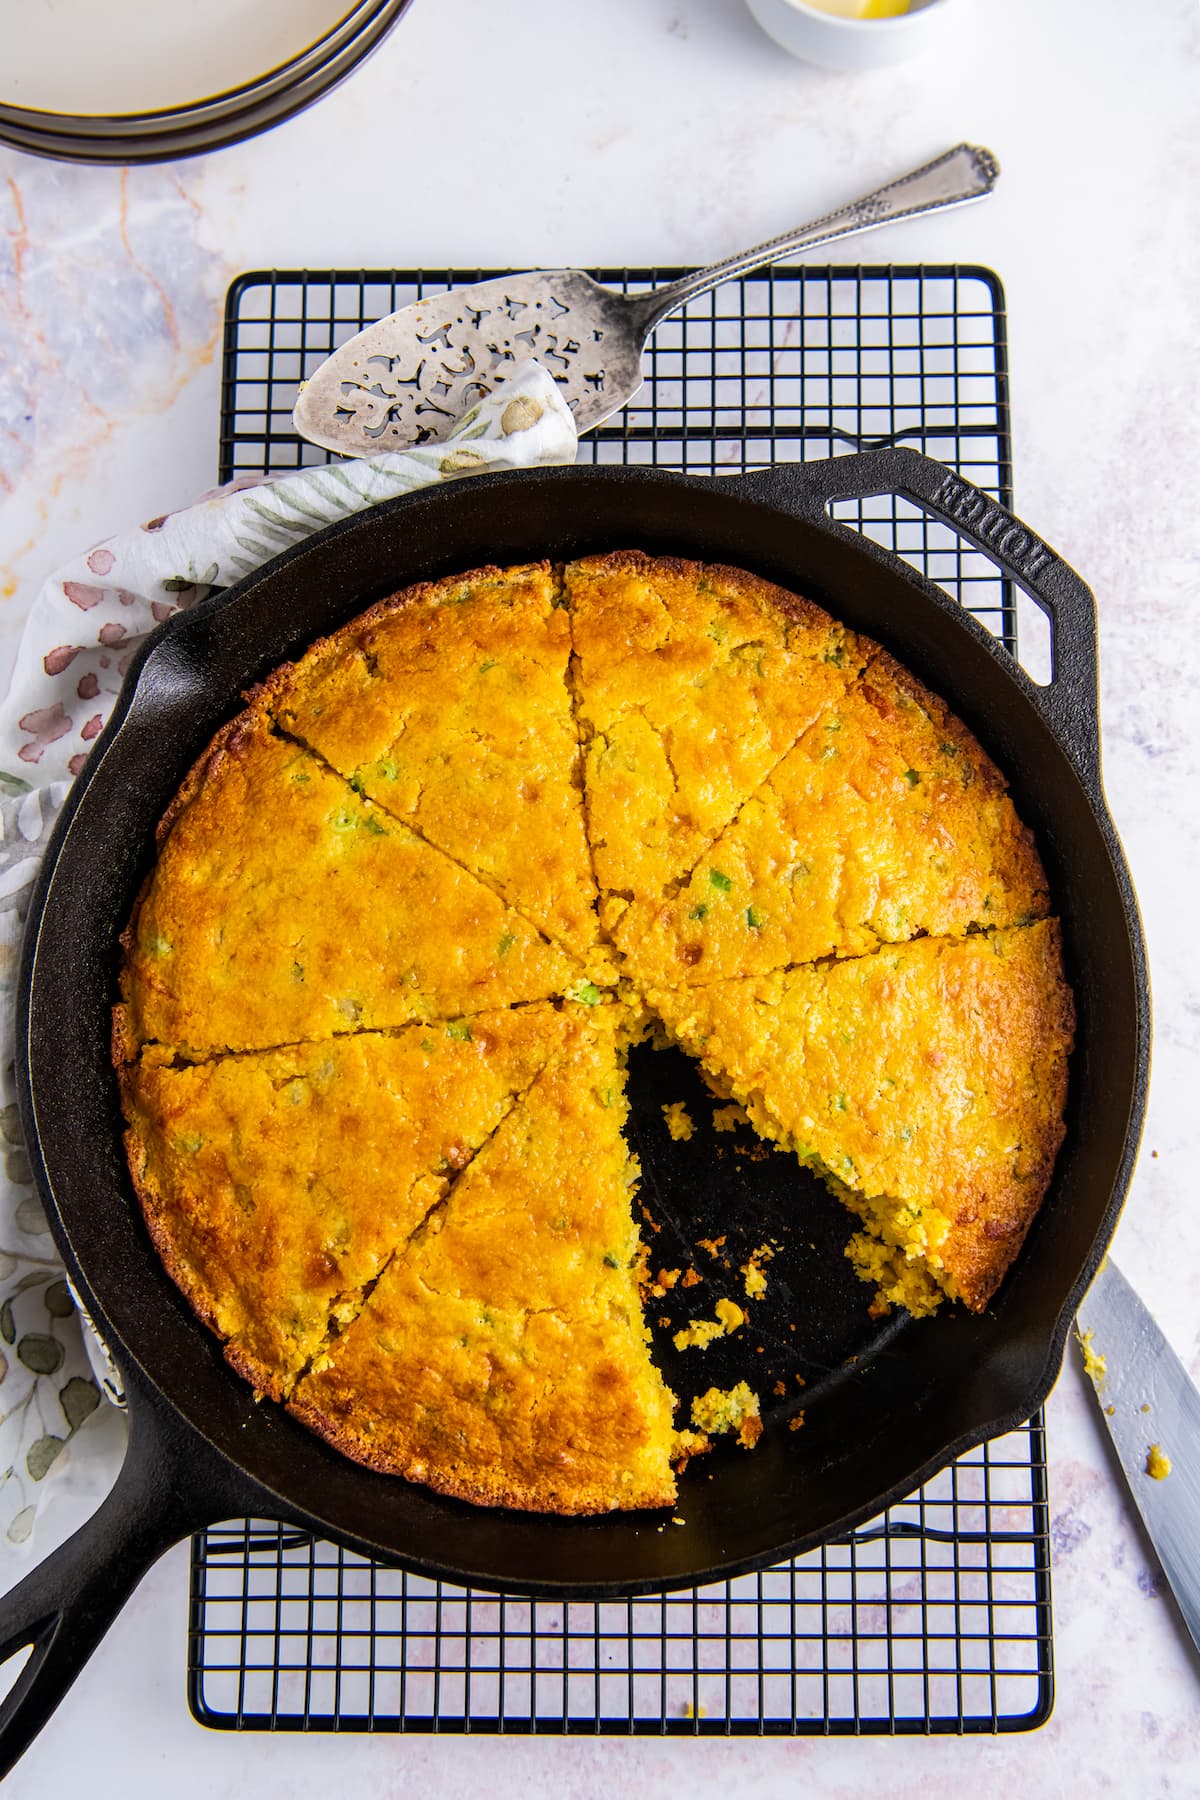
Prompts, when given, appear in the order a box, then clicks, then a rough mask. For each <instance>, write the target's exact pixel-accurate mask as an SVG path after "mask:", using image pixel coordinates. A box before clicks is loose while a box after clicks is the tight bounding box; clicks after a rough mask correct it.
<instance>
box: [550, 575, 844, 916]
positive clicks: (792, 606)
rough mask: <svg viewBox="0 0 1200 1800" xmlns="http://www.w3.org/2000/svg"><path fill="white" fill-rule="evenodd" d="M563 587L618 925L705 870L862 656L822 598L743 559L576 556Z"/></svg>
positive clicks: (598, 836)
mask: <svg viewBox="0 0 1200 1800" xmlns="http://www.w3.org/2000/svg"><path fill="white" fill-rule="evenodd" d="M565 586H566V597H567V602H568V607H569V611H570V620H571V633H572V639H573V643H574V680H575V687H576V691H577V695H578V711H579V718H580V723H581V725H582V727H583V733H584V738H585V762H584V770H585V792H586V799H587V821H588V832H589V836H590V839H591V845H592V854H593V857H594V861H595V868H596V876H597V879H598V881H599V883H600V886H601V891H602V907H601V910H602V917H604V918H605V919H606V921H607V922H609V923H610V924H611V923H614V922H615V920H616V919H617V918H618V917H619V914H620V908H621V905H622V904H623V903H624V902H625V901H627V900H629V899H631V898H635V897H640V896H649V897H656V896H658V895H660V894H662V893H663V891H664V890H665V889H666V888H667V886H668V884H669V883H671V882H673V881H676V880H678V879H679V877H680V876H682V875H683V874H685V873H686V871H687V870H689V869H690V868H691V867H692V866H693V864H694V863H695V861H696V859H697V857H698V856H699V855H700V854H701V852H702V851H703V849H704V847H705V845H706V844H708V843H711V842H712V840H713V838H715V837H716V836H717V834H718V833H719V832H720V831H722V830H723V829H724V827H725V826H726V825H727V824H728V822H729V820H730V819H731V818H732V817H733V816H734V814H735V813H736V812H737V810H738V808H739V806H741V804H742V802H743V801H744V800H745V799H746V798H747V796H748V795H749V794H751V793H752V792H753V791H754V789H755V788H756V787H757V786H758V785H759V783H760V782H761V781H762V780H763V778H764V777H765V776H766V775H767V774H768V772H769V771H770V769H771V768H772V767H773V765H774V764H775V763H776V762H777V761H778V760H779V758H780V757H781V756H782V755H783V754H784V752H785V751H786V750H787V749H788V748H789V747H790V745H791V744H792V743H794V742H795V740H796V738H797V737H798V736H799V734H800V733H801V732H802V731H804V730H805V729H806V728H807V727H808V726H809V725H810V724H811V723H812V722H813V720H814V719H816V718H817V717H818V715H819V714H820V713H821V712H822V710H823V709H824V708H825V706H826V705H827V704H828V703H829V702H830V701H831V700H833V699H834V698H835V697H836V696H837V695H838V694H840V693H841V692H842V691H843V689H844V688H845V686H846V684H847V683H848V682H849V681H850V680H852V679H853V677H854V675H855V674H856V673H857V671H858V669H859V667H860V666H861V664H862V661H863V659H864V658H863V652H862V651H860V649H859V646H858V641H857V639H856V638H855V637H854V636H853V634H852V633H851V632H849V631H847V630H846V629H845V627H844V626H842V625H840V624H838V623H837V622H836V621H835V620H833V619H831V618H830V617H829V615H828V614H827V613H824V612H822V611H821V609H820V608H819V607H817V606H814V605H813V604H812V603H811V602H810V601H807V600H803V599H800V598H799V597H798V596H796V595H794V594H788V593H785V592H784V591H783V590H782V589H780V588H776V587H773V586H772V585H771V584H770V583H769V582H765V581H760V580H758V579H757V578H756V577H755V576H753V575H748V574H746V573H745V572H744V571H741V570H736V569H726V568H721V567H718V566H714V565H708V564H703V565H702V564H699V563H688V562H681V561H676V560H675V559H673V558H663V557H655V558H652V557H648V556H643V555H641V554H640V553H638V552H636V551H621V552H618V553H617V554H615V555H611V556H597V557H590V558H588V559H586V560H584V561H582V562H576V563H569V564H568V565H567V569H566V574H565ZM604 896H607V899H605V898H604Z"/></svg>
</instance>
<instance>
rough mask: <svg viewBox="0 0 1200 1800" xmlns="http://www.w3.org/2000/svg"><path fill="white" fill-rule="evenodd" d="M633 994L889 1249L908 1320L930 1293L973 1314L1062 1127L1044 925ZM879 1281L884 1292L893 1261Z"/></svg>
mask: <svg viewBox="0 0 1200 1800" xmlns="http://www.w3.org/2000/svg"><path fill="white" fill-rule="evenodd" d="M647 998H648V1001H649V1003H650V1004H651V1005H652V1006H653V1007H654V1009H655V1011H656V1012H657V1013H658V1014H659V1016H660V1017H661V1019H662V1021H663V1023H664V1024H665V1025H666V1027H667V1029H668V1031H669V1032H670V1033H671V1035H672V1036H673V1037H674V1038H676V1040H677V1041H678V1042H679V1043H680V1044H681V1045H682V1046H683V1048H684V1049H686V1050H688V1051H689V1052H690V1053H691V1054H692V1055H694V1056H696V1057H697V1058H698V1059H699V1061H700V1063H701V1065H702V1066H703V1067H704V1068H705V1069H706V1070H707V1071H708V1072H709V1073H710V1074H711V1075H712V1076H713V1077H714V1079H715V1080H716V1081H717V1082H719V1083H721V1084H722V1085H723V1086H724V1087H725V1088H726V1089H727V1090H728V1092H729V1093H730V1094H731V1095H732V1096H733V1097H734V1098H735V1099H736V1100H737V1101H738V1102H739V1103H740V1104H741V1105H742V1106H744V1107H745V1109H746V1111H747V1113H748V1114H749V1116H750V1119H751V1121H752V1123H753V1125H754V1126H755V1129H756V1130H758V1131H759V1132H761V1133H762V1134H763V1135H764V1136H766V1137H770V1138H774V1139H775V1140H776V1141H777V1142H779V1143H780V1144H782V1145H784V1147H785V1148H788V1149H791V1150H793V1151H794V1152H795V1153H796V1155H797V1156H799V1158H800V1159H801V1161H802V1162H804V1163H806V1164H808V1165H810V1166H811V1167H812V1168H813V1170H814V1172H815V1173H817V1174H819V1175H821V1176H822V1177H824V1178H825V1179H826V1180H827V1181H829V1183H830V1185H831V1186H833V1188H834V1190H835V1192H837V1193H838V1194H839V1195H840V1197H841V1198H842V1199H843V1200H844V1201H845V1203H846V1205H847V1206H849V1207H850V1208H851V1210H852V1211H854V1212H855V1213H856V1214H857V1215H858V1216H859V1217H860V1218H862V1220H863V1221H864V1223H865V1225H866V1227H867V1230H868V1232H869V1233H870V1234H871V1235H872V1236H873V1237H875V1238H877V1239H878V1240H880V1241H881V1242H883V1243H884V1244H886V1245H889V1246H891V1247H892V1248H893V1249H897V1250H899V1251H900V1252H902V1254H903V1257H904V1259H905V1261H906V1262H907V1263H909V1264H910V1265H911V1266H912V1272H913V1277H914V1278H913V1281H912V1284H911V1301H912V1304H911V1307H910V1310H913V1311H928V1310H929V1307H930V1304H931V1302H932V1301H934V1300H935V1299H936V1292H935V1285H934V1284H936V1288H940V1289H943V1290H944V1291H945V1292H946V1293H947V1294H949V1295H950V1296H951V1297H952V1298H955V1299H961V1300H963V1301H965V1303H966V1304H967V1305H968V1306H969V1307H971V1308H973V1309H974V1310H976V1311H979V1310H981V1309H982V1308H983V1307H984V1306H985V1305H986V1304H987V1302H988V1300H989V1299H990V1298H991V1296H992V1294H993V1293H994V1291H995V1289H996V1287H997V1286H998V1285H999V1283H1000V1280H1001V1278H1002V1277H1003V1275H1004V1273H1005V1271H1006V1270H1007V1268H1008V1267H1009V1264H1010V1263H1011V1262H1012V1260H1013V1258H1014V1257H1015V1255H1016V1253H1017V1251H1018V1250H1019V1249H1020V1247H1021V1243H1022V1241H1023V1239H1024V1236H1025V1233H1026V1231H1027V1230H1028V1228H1029V1225H1030V1224H1031V1222H1032V1220H1033V1217H1034V1214H1035V1213H1036V1211H1037V1209H1038V1207H1039V1205H1040V1204H1041V1201H1042V1198H1043V1196H1044V1194H1045V1192H1046V1188H1047V1186H1048V1183H1049V1180H1050V1176H1051V1172H1052V1169H1053V1165H1054V1159H1055V1156H1056V1154H1057V1152H1058V1148H1059V1145H1060V1143H1061V1141H1062V1137H1063V1132H1064V1125H1063V1107H1064V1104H1065V1100H1066V1089H1067V1057H1068V1054H1069V1052H1070V1049H1071V1044H1072V1038H1073V1029H1074V1007H1073V1002H1072V999H1071V992H1070V989H1069V988H1068V987H1067V984H1066V982H1065V980H1064V977H1063V966H1062V947H1061V937H1060V931H1059V926H1058V923H1057V921H1056V920H1053V919H1046V920H1041V921H1039V922H1038V923H1037V924H1034V925H1030V926H1025V927H1012V928H1010V929H1007V930H1003V931H994V932H976V933H972V934H971V935H969V936H966V937H960V938H920V939H917V940H916V941H914V942H911V943H907V944H900V945H896V946H891V947H888V948H885V949H882V950H877V951H875V952H873V953H871V954H869V955H866V956H861V957H856V958H853V959H850V960H847V961H844V962H832V963H825V964H818V965H815V966H808V967H803V968H798V969H792V970H788V971H780V972H777V973H776V974H773V975H767V976H760V977H757V978H755V977H745V978H742V979H737V980H732V981H717V982H712V983H710V984H708V985H707V986H700V987H695V988H691V989H680V988H676V989H671V990H662V991H656V992H652V993H650V994H648V996H647ZM863 1272H864V1273H865V1274H867V1275H868V1276H872V1275H874V1274H877V1273H880V1272H881V1271H878V1270H874V1269H872V1268H870V1267H868V1266H866V1264H865V1262H864V1266H863ZM886 1273H887V1277H888V1279H889V1281H890V1282H891V1284H892V1286H893V1287H895V1286H896V1285H897V1277H896V1264H895V1261H894V1259H890V1260H889V1261H888V1264H887V1270H886ZM895 1297H897V1298H904V1299H905V1303H906V1304H908V1303H909V1296H906V1295H901V1294H899V1293H897V1294H896V1296H895Z"/></svg>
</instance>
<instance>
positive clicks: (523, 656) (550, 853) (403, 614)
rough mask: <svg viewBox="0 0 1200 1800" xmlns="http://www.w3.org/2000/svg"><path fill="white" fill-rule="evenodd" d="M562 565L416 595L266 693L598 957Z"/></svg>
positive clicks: (281, 714) (570, 945)
mask: <svg viewBox="0 0 1200 1800" xmlns="http://www.w3.org/2000/svg"><path fill="white" fill-rule="evenodd" d="M557 602H558V589H557V584H556V583H555V581H554V580H553V579H552V577H551V573H550V568H549V565H548V564H546V563H540V564H534V565H531V566H530V567H528V568H518V569H480V570H477V571H476V572H475V573H474V574H472V575H466V576H454V577H452V578H451V579H450V580H448V581H441V582H436V583H433V584H431V585H429V586H424V587H417V588H410V589H409V590H408V591H407V592H405V593H403V594H397V595H395V596H394V597H393V598H392V599H390V600H385V601H383V602H382V603H381V604H380V605H379V606H376V607H374V608H373V609H372V610H371V611H370V612H369V613H367V614H365V615H364V617H363V618H361V619H359V620H357V621H356V622H355V623H354V624H353V625H351V626H349V627H348V628H347V629H346V630H345V631H341V632H338V633H337V634H336V635H335V636H334V637H332V638H326V639H324V640H323V641H322V642H320V643H318V644H314V645H313V647H312V649H311V650H310V651H309V652H308V653H307V655H306V656H304V657H302V658H301V660H300V661H299V662H298V663H297V664H295V665H294V666H293V667H292V668H288V669H282V670H280V671H279V672H278V673H277V674H276V675H274V676H273V677H272V678H271V679H270V680H269V681H268V682H267V683H266V684H265V685H264V687H263V689H262V699H263V702H264V704H265V705H266V706H267V708H268V710H269V711H270V713H271V715H272V717H273V718H275V719H276V720H277V721H278V722H279V724H280V725H281V726H282V727H283V729H284V730H286V731H287V732H288V733H289V735H291V736H293V737H296V738H298V739H299V740H300V741H301V742H302V743H304V744H307V745H309V746H310V747H311V748H312V749H314V750H316V751H317V752H318V753H319V754H320V755H321V756H323V757H324V758H325V760H326V761H327V762H328V763H329V764H330V766H331V767H332V768H334V769H337V770H338V771H339V773H340V774H342V775H344V776H346V777H347V779H348V780H350V781H351V782H352V783H353V784H354V786H356V787H357V788H358V789H359V791H360V792H361V793H363V794H366V795H368V796H369V797H370V799H372V800H374V801H376V802H377V804H378V805H380V806H381V807H384V808H385V809H386V810H387V811H388V812H390V813H392V814H394V815H395V817H396V818H398V819H401V820H403V821H404V822H405V823H406V824H408V825H411V826H412V827H413V828H414V829H415V830H418V831H420V832H421V833H422V835H423V836H424V837H427V838H428V839H429V841H430V842H431V843H433V844H436V845H438V847H439V848H440V849H442V850H444V851H446V853H447V854H448V855H450V856H452V857H454V858H455V859H456V861H458V862H460V863H462V865H463V867H464V868H467V869H470V870H471V871H472V873H473V874H475V875H478V876H480V877H481V878H482V879H483V880H484V881H486V882H488V883H489V884H491V885H492V886H494V887H495V889H496V891H497V893H499V894H500V895H501V896H502V897H503V898H504V899H505V900H506V901H507V902H508V903H509V904H510V905H511V906H515V907H516V908H517V909H518V910H519V911H520V912H522V913H524V914H525V916H526V917H527V918H529V919H531V920H532V921H533V923H534V924H535V925H536V926H538V928H539V929H540V930H541V931H544V932H545V933H546V934H547V935H548V936H549V937H551V938H553V939H554V940H555V941H556V942H558V943H560V944H562V945H564V946H565V947H566V948H567V949H568V950H570V951H572V952H573V953H574V954H575V955H576V956H578V957H580V958H582V959H584V960H586V959H587V958H588V956H589V953H591V952H593V951H595V949H596V947H597V944H598V941H599V931H598V925H597V919H596V908H595V904H594V901H595V889H594V885H593V882H592V865H591V856H590V854H589V851H588V846H587V841H586V839H585V837H584V829H583V806H582V801H581V796H580V792H579V767H578V765H579V741H578V736H577V733H576V729H575V721H574V717H573V714H572V710H571V697H570V693H569V691H568V687H567V659H568V657H569V655H570V650H571V629H570V625H569V623H568V620H567V615H566V613H565V612H564V611H563V610H562V609H561V607H560V606H559V605H558V603H557Z"/></svg>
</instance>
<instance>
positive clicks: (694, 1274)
mask: <svg viewBox="0 0 1200 1800" xmlns="http://www.w3.org/2000/svg"><path fill="white" fill-rule="evenodd" d="M703 1280H704V1277H703V1275H701V1273H700V1271H699V1269H693V1268H690V1267H689V1268H687V1269H685V1270H684V1272H683V1279H682V1281H681V1282H680V1286H681V1287H699V1286H700V1283H701V1282H702V1281H703Z"/></svg>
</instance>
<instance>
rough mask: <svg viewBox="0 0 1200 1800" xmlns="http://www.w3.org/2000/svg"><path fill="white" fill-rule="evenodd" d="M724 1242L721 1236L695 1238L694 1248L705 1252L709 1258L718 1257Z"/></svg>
mask: <svg viewBox="0 0 1200 1800" xmlns="http://www.w3.org/2000/svg"><path fill="white" fill-rule="evenodd" d="M724 1242H725V1239H724V1237H723V1236H722V1237H719V1238H716V1237H714V1238H697V1239H696V1247H697V1249H699V1250H707V1251H708V1254H709V1255H710V1256H719V1255H720V1254H721V1246H722V1245H723V1244H724Z"/></svg>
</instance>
